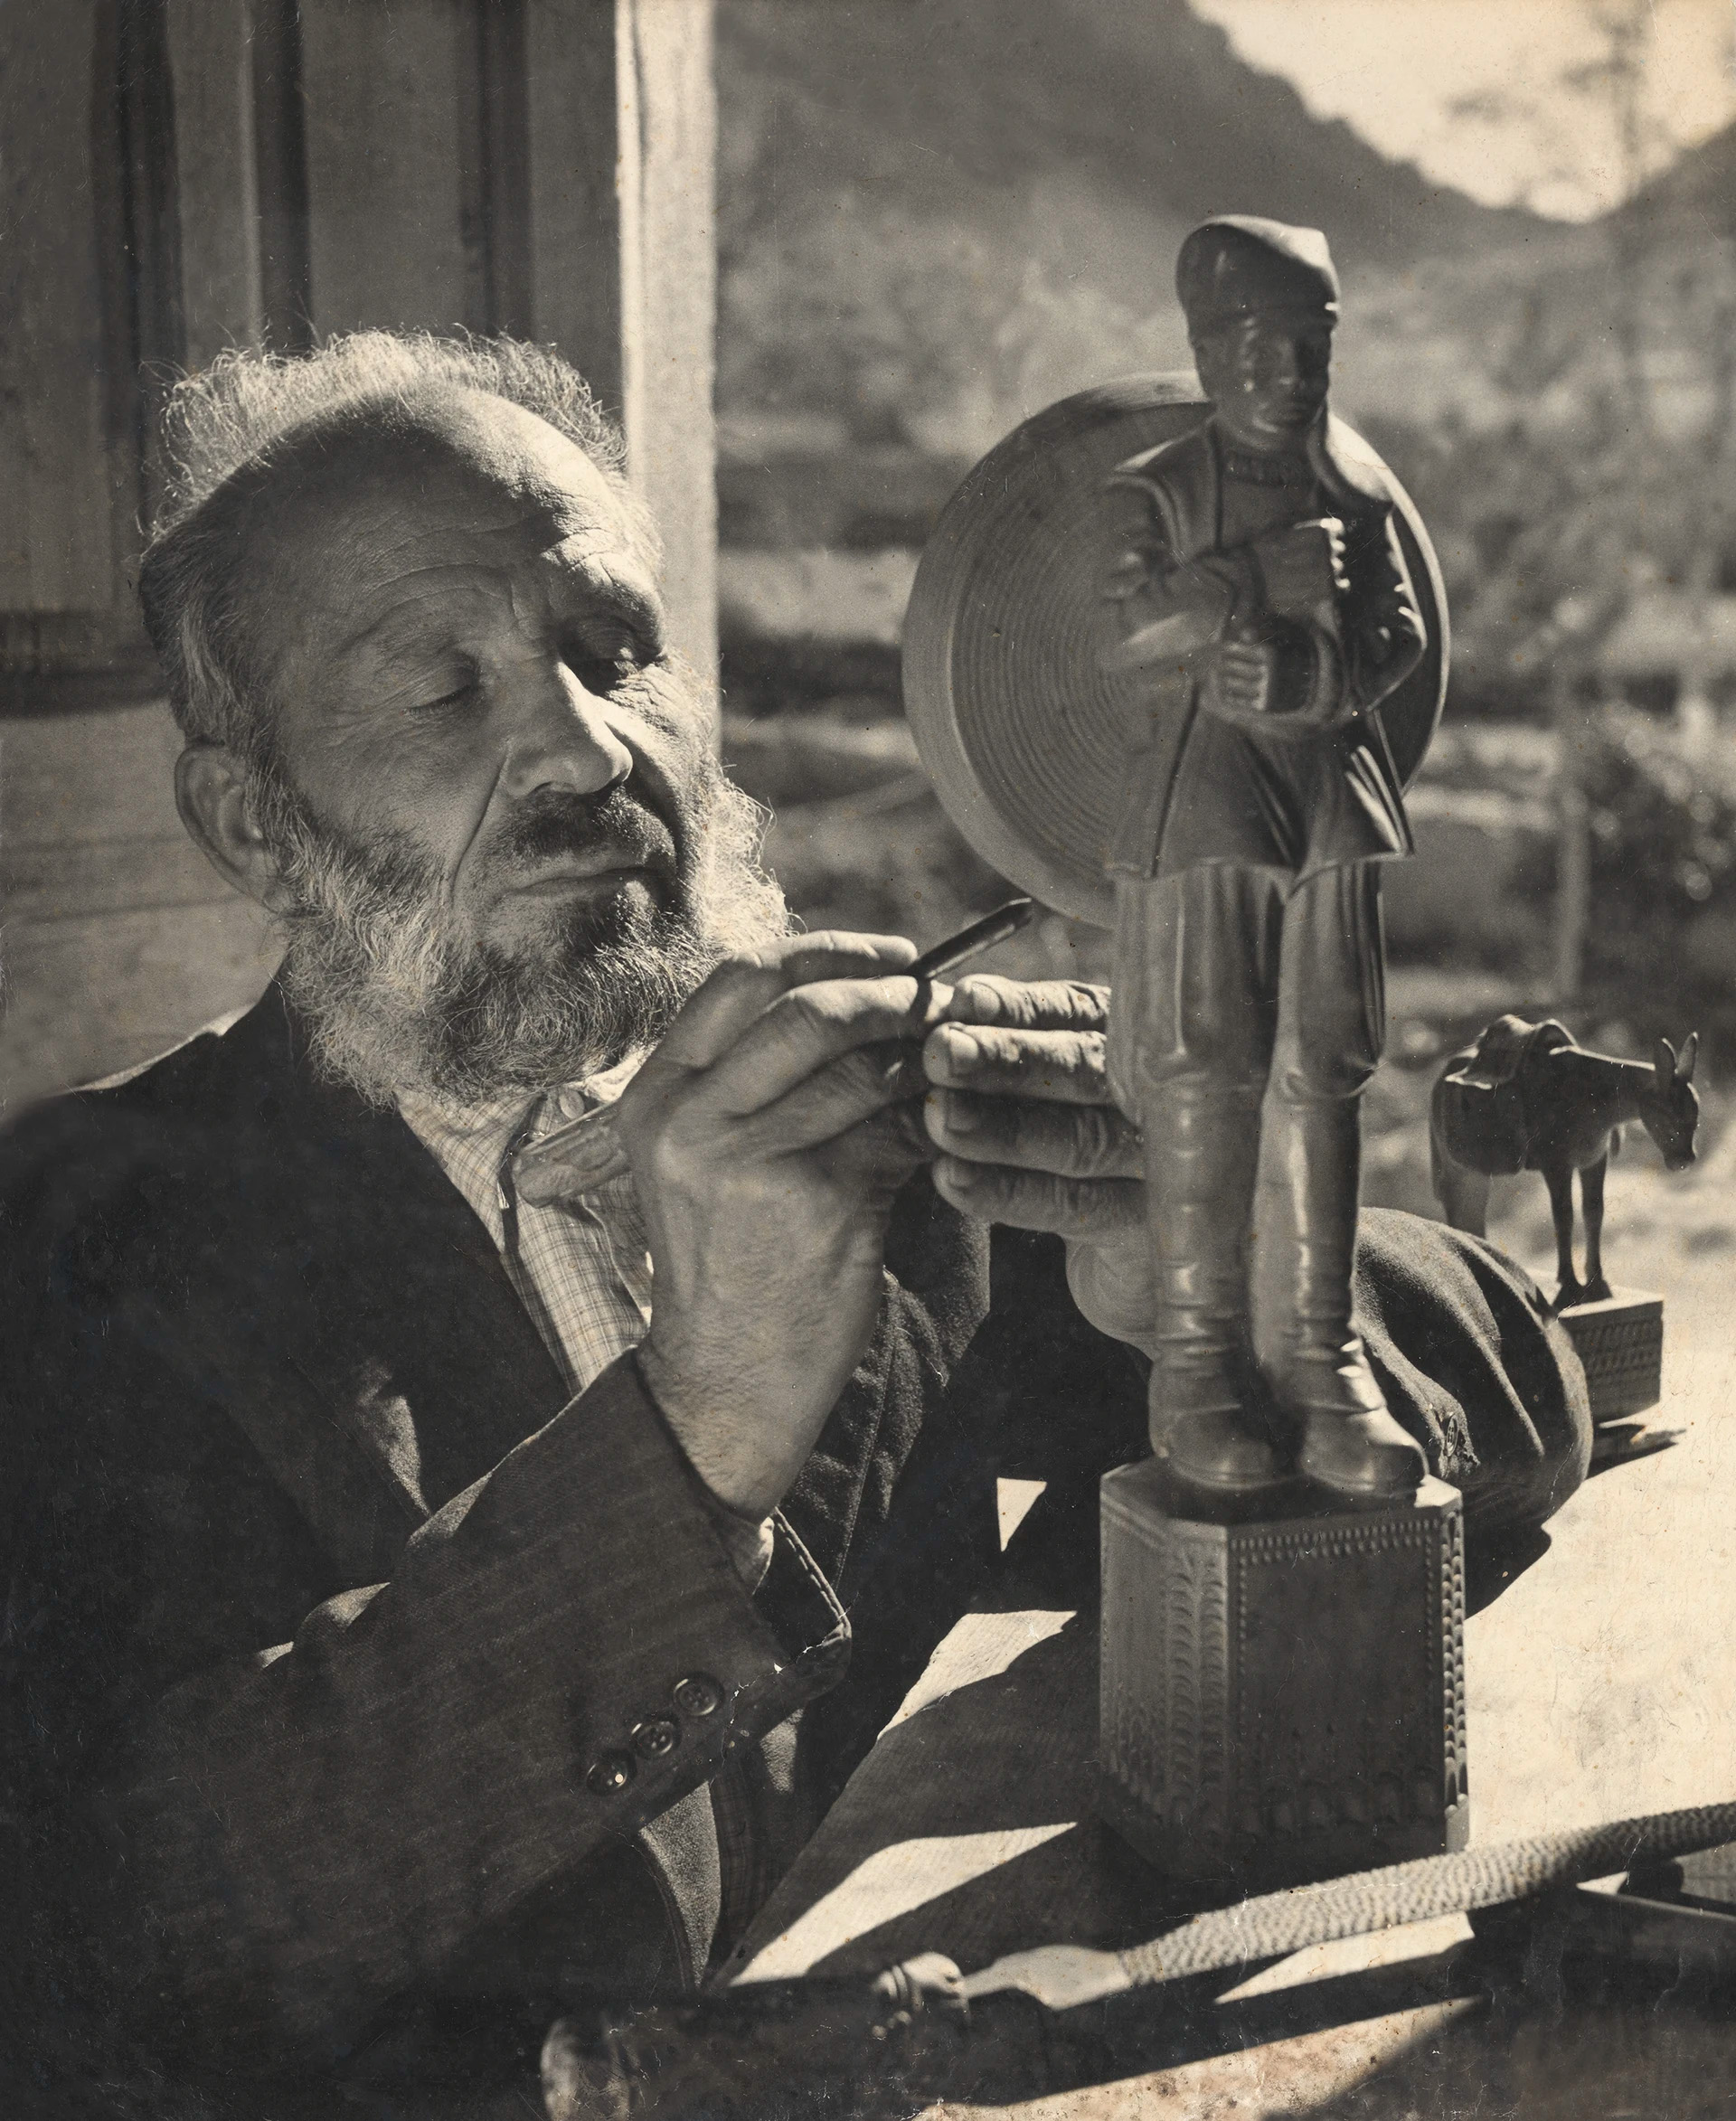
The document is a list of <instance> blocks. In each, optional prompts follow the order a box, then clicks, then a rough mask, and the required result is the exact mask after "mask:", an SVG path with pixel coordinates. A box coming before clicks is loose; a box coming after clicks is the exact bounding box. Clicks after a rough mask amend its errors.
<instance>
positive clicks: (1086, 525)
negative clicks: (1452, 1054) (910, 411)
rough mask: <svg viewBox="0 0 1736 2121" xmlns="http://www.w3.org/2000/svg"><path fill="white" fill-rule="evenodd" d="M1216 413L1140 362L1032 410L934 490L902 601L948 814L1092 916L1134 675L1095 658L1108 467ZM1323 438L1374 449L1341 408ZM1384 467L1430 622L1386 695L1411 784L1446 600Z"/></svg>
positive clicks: (1443, 647) (1042, 891)
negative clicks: (1110, 670)
mask: <svg viewBox="0 0 1736 2121" xmlns="http://www.w3.org/2000/svg"><path fill="white" fill-rule="evenodd" d="M1210 410H1212V409H1211V406H1210V405H1209V404H1208V403H1207V402H1206V401H1204V400H1203V399H1202V398H1201V396H1200V394H1199V384H1198V383H1197V382H1195V380H1194V377H1193V376H1192V375H1190V374H1179V375H1175V374H1172V375H1136V376H1124V377H1121V378H1120V379H1118V381H1116V382H1109V383H1102V384H1099V386H1098V387H1097V388H1096V389H1094V390H1090V391H1080V393H1079V395H1078V396H1077V397H1072V398H1063V399H1062V400H1061V401H1060V402H1059V403H1058V404H1055V405H1051V406H1050V407H1048V409H1047V410H1045V411H1043V412H1039V413H1037V414H1036V415H1035V416H1034V417H1033V419H1027V420H1026V421H1025V422H1024V425H1023V426H1022V427H1019V428H1015V429H1014V431H1013V432H1012V433H1011V434H1010V435H1008V436H1007V438H1005V441H1003V442H999V443H997V444H996V445H995V448H993V449H991V450H990V451H989V453H988V455H987V456H986V457H984V458H983V460H982V462H981V463H980V464H979V465H978V466H977V468H976V469H975V470H974V471H973V472H972V473H971V474H970V476H968V477H967V479H966V481H965V483H964V484H963V485H961V486H960V487H959V489H958V492H957V493H956V494H955V495H953V497H952V499H951V500H950V501H949V502H948V504H947V505H946V508H945V509H944V511H943V512H942V514H941V517H940V521H939V523H938V524H937V525H936V527H935V533H934V535H933V537H932V538H930V539H929V543H928V548H927V550H926V551H924V553H923V555H922V561H921V565H920V567H919V568H918V569H917V574H916V583H915V586H914V588H913V589H911V591H910V608H909V611H908V613H907V614H906V617H905V621H904V707H905V712H906V713H907V715H908V716H909V718H910V729H911V731H912V733H913V734H914V736H915V738H916V744H917V749H918V750H919V752H920V754H921V759H922V764H923V766H924V768H926V769H927V771H928V774H929V778H930V779H931V780H932V781H933V783H934V786H935V789H936V792H937V793H938V794H939V797H940V800H941V802H942V803H943V804H944V805H945V806H946V808H947V810H948V813H949V815H951V817H952V820H953V823H954V824H955V825H957V826H958V829H959V831H960V832H961V833H963V834H964V835H965V837H966V839H967V840H968V841H969V843H970V844H971V845H972V847H974V848H975V849H976V851H977V853H978V854H980V855H981V856H982V858H983V859H984V861H986V862H987V863H989V864H990V865H991V866H992V867H994V868H995V869H998V870H999V871H1000V872H1001V873H1002V875H1003V876H1005V877H1007V878H1009V879H1011V881H1013V882H1014V883H1015V884H1017V885H1018V886H1019V887H1020V889H1021V890H1023V891H1028V892H1030V894H1031V895H1032V897H1033V898H1035V899H1039V900H1042V901H1043V904H1044V905H1047V906H1052V907H1054V908H1056V909H1057V910H1059V911H1061V912H1062V913H1070V914H1071V915H1073V916H1074V918H1075V919H1080V920H1090V921H1095V922H1097V923H1098V924H1099V926H1101V927H1106V928H1107V927H1109V925H1110V924H1111V922H1112V920H1113V918H1114V895H1113V891H1112V888H1111V885H1110V882H1109V876H1108V874H1107V872H1106V871H1105V869H1104V856H1105V853H1106V850H1107V848H1108V846H1109V839H1110V835H1111V834H1112V832H1113V830H1114V826H1115V821H1116V817H1117V814H1118V810H1119V807H1120V804H1121V801H1122V799H1123V797H1124V796H1125V794H1126V791H1127V774H1128V753H1127V737H1126V731H1127V729H1128V727H1129V726H1130V723H1131V720H1132V715H1133V711H1134V709H1135V708H1136V706H1137V686H1138V680H1137V678H1135V677H1132V676H1111V675H1109V674H1105V673H1104V672H1102V671H1100V670H1099V668H1098V664H1097V657H1098V650H1099V643H1100V640H1101V610H1102V606H1101V598H1102V590H1103V573H1104V568H1105V565H1106V563H1107V561H1109V559H1111V558H1112V557H1113V554H1112V553H1109V552H1108V551H1106V549H1105V544H1104V534H1103V523H1104V517H1105V508H1104V493H1103V482H1104V480H1105V479H1106V478H1107V477H1108V476H1109V473H1110V472H1111V471H1113V470H1114V468H1115V467H1116V466H1117V465H1118V464H1120V463H1123V462H1124V461H1125V460H1126V459H1127V457H1134V456H1137V455H1138V453H1139V452H1140V451H1141V450H1144V449H1150V448H1156V445H1157V444H1158V443H1160V442H1167V441H1173V440H1174V439H1175V438H1176V437H1177V436H1178V435H1182V434H1185V433H1186V432H1187V431H1188V430H1189V429H1191V428H1194V427H1197V426H1198V425H1199V424H1200V422H1201V421H1202V420H1203V419H1204V418H1205V417H1206V415H1207V413H1208V412H1210ZM1333 438H1334V445H1335V448H1339V449H1341V450H1342V451H1343V452H1344V454H1345V455H1346V456H1351V455H1357V456H1361V457H1363V458H1364V459H1372V460H1373V461H1374V462H1376V463H1378V462H1379V461H1380V460H1379V458H1378V457H1375V456H1374V452H1373V450H1372V449H1371V448H1369V446H1368V444H1367V443H1366V442H1364V441H1363V439H1362V438H1361V437H1360V436H1358V435H1356V434H1355V433H1354V431H1353V430H1352V429H1349V428H1347V427H1345V426H1344V423H1343V422H1342V421H1340V420H1336V419H1335V420H1334V422H1333ZM1387 476H1388V477H1389V478H1392V474H1391V472H1388V473H1387ZM1392 484H1393V486H1394V490H1395V492H1396V493H1397V496H1398V519H1397V520H1398V527H1399V537H1400V542H1401V545H1402V546H1403V548H1404V553H1405V558H1406V560H1407V561H1408V563H1409V565H1410V569H1411V580H1412V582H1413V584H1414V586H1415V589H1416V591H1417V599H1418V602H1419V604H1420V607H1421V610H1422V617H1423V620H1424V623H1425V625H1426V626H1427V627H1428V629H1429V652H1428V654H1427V655H1425V656H1424V658H1423V660H1422V662H1421V663H1420V665H1418V667H1417V669H1416V670H1415V671H1414V672H1413V673H1412V674H1411V676H1410V677H1409V678H1407V679H1406V680H1405V682H1404V683H1403V684H1402V685H1401V686H1400V687H1399V688H1398V690H1397V691H1396V692H1394V693H1392V695H1391V696H1390V697H1389V698H1388V699H1387V700H1386V701H1385V702H1382V708H1381V719H1382V722H1383V723H1384V724H1385V727H1386V734H1387V740H1388V742H1389V743H1390V744H1391V745H1392V753H1393V759H1394V761H1395V763H1396V765H1397V766H1398V768H1399V773H1400V776H1401V779H1403V780H1405V781H1407V782H1408V781H1409V780H1410V778H1411V775H1412V774H1413V773H1414V772H1415V771H1416V768H1417V767H1418V766H1419V765H1420V762H1421V759H1422V755H1423V753H1424V751H1426V750H1427V749H1428V748H1429V739H1430V738H1431V737H1432V736H1433V734H1434V731H1435V725H1436V723H1437V722H1438V721H1439V718H1440V709H1441V703H1442V701H1443V700H1444V698H1445V696H1446V689H1447V655H1448V642H1447V599H1446V593H1445V590H1444V589H1443V588H1442V586H1441V580H1440V570H1439V566H1438V564H1437V562H1436V560H1435V553H1434V548H1433V546H1432V545H1431V544H1430V543H1429V533H1428V532H1427V531H1426V530H1425V529H1424V528H1423V525H1422V521H1421V518H1420V516H1419V515H1418V514H1417V512H1416V509H1415V507H1414V506H1413V505H1412V504H1411V500H1410V497H1409V496H1408V495H1406V494H1404V493H1403V491H1402V489H1401V488H1399V486H1398V482H1397V481H1396V480H1393V481H1392Z"/></svg>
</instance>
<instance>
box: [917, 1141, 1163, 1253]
mask: <svg viewBox="0 0 1736 2121" xmlns="http://www.w3.org/2000/svg"><path fill="white" fill-rule="evenodd" d="M934 1183H935V1190H936V1192H939V1194H940V1195H941V1197H942V1199H944V1200H948V1201H950V1202H952V1204H953V1206H954V1207H955V1208H958V1209H959V1210H960V1211H962V1212H963V1213H965V1214H967V1215H970V1216H974V1217H975V1218H976V1219H977V1221H978V1222H1010V1223H1012V1224H1013V1225H1014V1228H1016V1229H1019V1230H1053V1231H1054V1232H1056V1234H1057V1235H1059V1236H1061V1237H1068V1238H1099V1239H1101V1238H1109V1237H1117V1236H1120V1235H1123V1234H1124V1233H1126V1232H1127V1231H1128V1230H1137V1229H1139V1228H1140V1227H1141V1226H1142V1225H1143V1224H1144V1221H1145V1217H1146V1189H1145V1187H1144V1186H1143V1185H1142V1184H1140V1183H1139V1182H1138V1181H1137V1179H1131V1178H1106V1179H1089V1178H1058V1177H1056V1176H1055V1175H1054V1174H1052V1173H1050V1172H1036V1171H1014V1170H1011V1169H1009V1168H1008V1167H1007V1166H1006V1165H1005V1164H967V1163H964V1162H963V1161H962V1160H961V1159H960V1158H958V1157H957V1156H942V1157H941V1159H940V1161H939V1163H938V1164H936V1165H935V1166H934Z"/></svg>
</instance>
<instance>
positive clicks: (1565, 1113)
mask: <svg viewBox="0 0 1736 2121" xmlns="http://www.w3.org/2000/svg"><path fill="white" fill-rule="evenodd" d="M1699 1043H1700V1042H1699V1034H1698V1033H1697V1032H1690V1033H1689V1034H1688V1037H1687V1039H1686V1041H1685V1042H1684V1045H1683V1048H1682V1051H1681V1053H1680V1055H1679V1056H1678V1054H1677V1053H1676V1051H1675V1048H1674V1047H1673V1046H1672V1045H1671V1044H1670V1042H1669V1041H1668V1039H1659V1041H1658V1042H1657V1047H1656V1052H1655V1054H1654V1056H1653V1059H1652V1061H1651V1064H1650V1065H1649V1066H1648V1065H1647V1064H1646V1062H1645V1061H1643V1060H1617V1059H1616V1058H1615V1056H1614V1055H1613V1054H1609V1053H1589V1052H1587V1051H1586V1050H1585V1049H1584V1047H1582V1046H1579V1045H1576V1044H1575V1043H1574V1042H1573V1039H1572V1037H1571V1034H1570V1033H1569V1032H1567V1031H1566V1030H1565V1029H1564V1028H1563V1026H1562V1025H1561V1024H1559V1023H1553V1022H1551V1023H1526V1022H1525V1021H1524V1018H1523V1017H1519V1016H1502V1017H1498V1018H1497V1019H1496V1020H1495V1023H1491V1024H1490V1025H1488V1026H1487V1028H1486V1030H1485V1031H1484V1032H1483V1033H1482V1035H1481V1036H1480V1037H1479V1038H1478V1039H1477V1043H1476V1044H1475V1045H1473V1046H1467V1048H1466V1049H1465V1051H1463V1052H1459V1053H1455V1054H1454V1055H1453V1057H1452V1059H1451V1060H1448V1063H1447V1065H1446V1067H1445V1069H1443V1070H1442V1071H1441V1074H1440V1076H1439V1079H1438V1080H1437V1082H1436V1084H1435V1089H1434V1095H1433V1097H1432V1098H1431V1099H1430V1102H1429V1165H1430V1169H1431V1172H1432V1175H1433V1179H1434V1189H1435V1197H1436V1199H1437V1200H1439V1202H1440V1204H1441V1209H1442V1211H1443V1212H1444V1213H1445V1215H1446V1217H1447V1220H1448V1222H1449V1223H1451V1224H1452V1226H1453V1228H1454V1229H1455V1230H1468V1231H1469V1232H1470V1233H1471V1235H1472V1236H1474V1237H1483V1236H1485V1235H1486V1225H1487V1220H1488V1206H1489V1180H1490V1178H1491V1177H1492V1176H1494V1175H1496V1174H1510V1173H1513V1172H1516V1171H1540V1172H1542V1174H1543V1182H1544V1183H1545V1184H1546V1185H1547V1186H1548V1188H1549V1204H1550V1208H1551V1211H1552V1214H1553V1217H1554V1222H1555V1249H1556V1265H1557V1272H1558V1273H1559V1275H1560V1277H1561V1287H1560V1288H1559V1289H1558V1290H1557V1292H1556V1296H1555V1308H1556V1309H1557V1310H1558V1311H1560V1310H1565V1309H1566V1308H1567V1307H1568V1306H1571V1305H1574V1304H1592V1303H1597V1302H1599V1301H1601V1300H1602V1299H1603V1298H1605V1297H1607V1296H1609V1293H1610V1291H1609V1282H1608V1281H1607V1280H1606V1279H1605V1278H1604V1272H1603V1177H1604V1173H1605V1171H1606V1170H1607V1169H1608V1167H1609V1158H1610V1156H1611V1155H1612V1154H1613V1153H1614V1152H1615V1151H1616V1150H1617V1149H1618V1148H1619V1147H1620V1145H1621V1129H1622V1127H1623V1126H1625V1125H1626V1124H1628V1122H1629V1121H1631V1120H1635V1119H1637V1120H1639V1121H1640V1122H1641V1124H1642V1125H1643V1126H1645V1128H1646V1133H1647V1134H1649V1135H1650V1136H1651V1137H1652V1139H1653V1140H1654V1141H1655V1142H1656V1144H1657V1146H1658V1150H1659V1152H1660V1154H1661V1155H1663V1158H1664V1167H1665V1170H1666V1171H1685V1170H1686V1169H1687V1167H1688V1165H1689V1164H1692V1163H1693V1162H1694V1134H1695V1131H1696V1129H1697V1128H1698V1126H1699V1124H1700V1100H1699V1098H1698V1097H1697V1096H1696V1095H1695V1092H1694V1058H1695V1055H1696V1053H1697V1051H1698V1050H1699ZM1576 1171H1577V1172H1578V1173H1579V1174H1580V1204H1581V1206H1582V1207H1583V1209H1584V1211H1585V1278H1584V1280H1583V1281H1581V1280H1580V1277H1579V1276H1578V1274H1577V1273H1576V1271H1575V1269H1574V1261H1573V1174H1574V1173H1575V1172H1576Z"/></svg>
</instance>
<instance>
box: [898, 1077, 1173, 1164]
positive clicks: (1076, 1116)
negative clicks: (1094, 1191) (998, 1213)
mask: <svg viewBox="0 0 1736 2121" xmlns="http://www.w3.org/2000/svg"><path fill="white" fill-rule="evenodd" d="M923 1117H924V1119H925V1120H926V1122H927V1126H928V1130H929V1139H930V1140H931V1141H932V1142H934V1143H935V1145H937V1147H939V1148H941V1149H944V1150H945V1151H946V1152H947V1153H948V1155H952V1156H957V1157H959V1158H961V1159H962V1160H963V1161H964V1162H966V1163H967V1164H1014V1165H1015V1166H1016V1167H1017V1168H1018V1169H1020V1170H1022V1171H1049V1172H1054V1173H1057V1174H1060V1175H1061V1176H1062V1177H1065V1178H1140V1177H1143V1176H1144V1174H1145V1148H1144V1145H1143V1144H1142V1142H1141V1140H1140V1136H1139V1130H1138V1128H1137V1126H1134V1124H1133V1123H1132V1121H1131V1120H1129V1119H1128V1118H1127V1117H1126V1116H1125V1115H1124V1114H1123V1113H1121V1112H1119V1111H1118V1109H1117V1108H1116V1107H1115V1106H1113V1105H1061V1104H1046V1103H1039V1102H1038V1101H1037V1100H1035V1099H1034V1098H977V1097H972V1096H970V1095H969V1094H968V1093H967V1092H966V1091H963V1090H936V1091H935V1092H933V1093H932V1095H931V1096H930V1097H929V1098H928V1100H927V1102H926V1104H925V1106H924V1108H923Z"/></svg>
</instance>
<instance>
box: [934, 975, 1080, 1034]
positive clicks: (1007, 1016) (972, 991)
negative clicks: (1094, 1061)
mask: <svg viewBox="0 0 1736 2121" xmlns="http://www.w3.org/2000/svg"><path fill="white" fill-rule="evenodd" d="M947 1015H948V1019H949V1021H950V1022H952V1023H992V1024H997V1025H999V1026H1000V1027H1001V1028H1003V1029H1004V1030H1006V1031H1102V1030H1104V1029H1106V1027H1107V1026H1108V1024H1109V989H1108V987H1095V986H1091V985H1088V984H1087V983H1086V982H1085V981H1084V980H1082V979H1005V978H1003V977H1002V976H1001V975H1000V974H999V973H995V972H977V973H973V974H972V975H971V976H970V977H969V978H968V979H962V980H960V981H959V983H958V985H957V986H956V987H954V989H953V990H952V1003H951V1005H950V1007H949V1008H948V1011H947Z"/></svg>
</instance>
